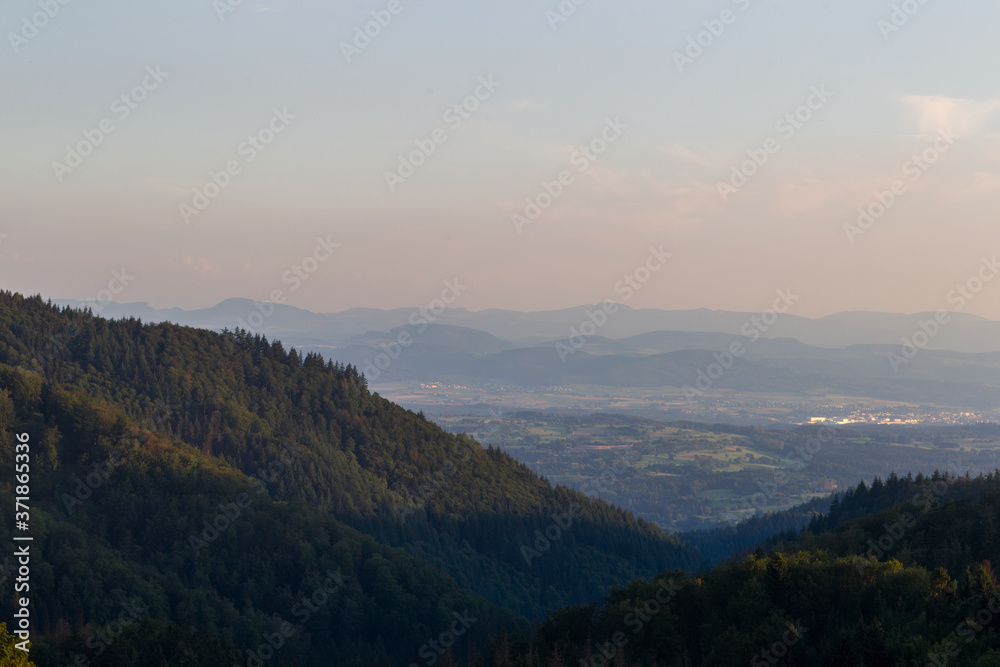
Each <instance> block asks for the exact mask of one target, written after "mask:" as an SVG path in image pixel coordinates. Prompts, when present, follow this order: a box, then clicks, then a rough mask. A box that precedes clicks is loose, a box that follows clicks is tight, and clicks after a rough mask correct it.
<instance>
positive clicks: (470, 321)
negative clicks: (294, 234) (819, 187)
mask: <svg viewBox="0 0 1000 667" xmlns="http://www.w3.org/2000/svg"><path fill="white" fill-rule="evenodd" d="M53 302H54V303H55V304H57V305H60V306H67V305H68V306H70V307H73V308H79V307H82V306H85V305H87V302H83V301H76V300H72V299H54V300H53ZM97 305H98V306H99V307H100V311H98V312H97V313H96V314H99V315H101V316H102V317H108V318H112V319H114V318H120V317H137V318H141V319H142V320H143V321H145V322H153V323H156V322H163V321H168V322H172V323H174V324H181V325H185V326H194V327H200V328H208V329H214V330H221V329H223V328H228V329H230V330H232V329H235V328H237V327H240V328H244V329H249V330H251V331H252V332H254V333H262V334H265V335H268V336H274V335H281V336H282V339H283V340H285V341H286V342H288V343H294V344H309V343H317V344H324V345H335V346H340V345H347V344H349V343H350V339H351V338H352V337H354V336H363V335H364V334H366V333H367V332H369V331H383V332H388V331H390V330H392V329H396V328H398V327H402V326H406V325H414V323H415V321H416V323H417V324H419V325H421V326H422V324H424V323H426V324H437V325H447V326H452V327H465V328H468V329H474V330H477V331H481V332H486V333H489V334H491V335H493V336H495V337H496V338H499V339H501V340H504V341H508V342H510V343H511V345H512V346H515V347H526V346H531V345H536V344H539V343H543V342H554V341H556V340H560V339H564V338H567V337H568V336H569V335H570V329H571V328H572V327H576V328H577V329H579V327H580V326H581V325H582V324H583V323H584V322H586V321H588V317H587V313H588V312H593V311H594V310H595V309H596V308H598V306H578V307H574V308H565V309H561V310H550V311H538V312H520V311H513V310H500V309H488V310H482V311H476V312H473V311H469V310H466V309H464V308H448V309H445V310H444V311H443V312H441V313H440V314H431V313H428V312H427V311H426V310H424V311H423V312H421V310H420V309H418V308H395V309H391V310H378V309H373V308H352V309H349V310H345V311H341V312H336V313H316V312H312V311H309V310H305V309H302V308H296V307H294V306H289V305H285V304H270V303H260V302H255V301H253V300H252V299H243V298H231V299H226V300H225V301H222V302H221V303H219V304H217V305H215V306H213V307H211V308H203V309H197V310H183V309H180V308H169V309H156V308H153V307H152V306H150V305H149V304H148V303H124V304H117V303H103V304H97ZM948 315H949V317H950V322H949V323H948V324H947V325H945V326H942V327H941V328H940V331H939V332H938V333H937V334H936V335H934V336H933V337H931V338H930V340H929V341H928V343H927V347H928V348H929V349H938V350H953V351H956V352H969V353H975V352H998V351H1000V322H998V321H995V320H988V319H985V318H982V317H979V316H977V315H970V314H967V313H949V314H948ZM754 317H757V318H760V313H740V312H732V311H720V310H709V309H705V308H701V309H697V310H658V309H648V308H647V309H634V308H630V307H629V306H627V305H619V307H618V312H617V313H616V314H615V315H613V316H611V317H609V318H608V322H607V324H606V325H604V326H603V327H600V329H599V330H598V331H597V335H600V336H603V337H604V338H610V339H624V338H632V337H635V336H640V335H644V334H651V333H654V332H660V331H670V332H688V333H725V334H730V335H743V333H744V327H745V326H746V325H747V324H748V323H750V322H751V321H752V318H754ZM933 318H934V313H915V314H898V313H879V312H865V311H849V312H843V313H837V314H833V315H827V316H825V317H820V318H814V319H813V318H806V317H802V316H799V315H794V314H791V313H789V314H783V315H780V316H779V317H778V320H777V322H775V323H774V324H773V326H769V327H767V328H766V330H763V329H762V330H761V331H762V337H764V338H793V339H795V340H797V341H799V342H801V343H803V344H806V345H812V346H816V347H847V346H850V345H898V344H900V343H901V339H902V338H903V337H912V336H913V335H914V334H915V333H916V332H917V331H920V322H921V321H923V322H927V321H928V320H931V319H933Z"/></svg>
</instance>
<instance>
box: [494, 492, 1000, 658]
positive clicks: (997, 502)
mask: <svg viewBox="0 0 1000 667" xmlns="http://www.w3.org/2000/svg"><path fill="white" fill-rule="evenodd" d="M872 487H874V488H875V491H874V495H873V491H872ZM863 488H864V489H867V492H866V491H861V492H860V493H859V492H858V491H857V489H854V490H852V492H849V493H847V494H845V497H844V498H842V499H840V501H839V503H838V506H839V508H838V509H836V510H835V513H836V512H843V513H842V514H840V516H849V515H850V514H852V513H853V512H856V511H863V509H862V508H864V507H868V506H869V503H873V502H874V503H875V506H877V505H878V504H880V503H881V502H889V500H890V499H891V498H892V497H893V494H894V493H904V494H908V495H907V497H906V499H905V500H904V501H903V502H901V503H898V504H895V505H892V506H890V507H887V508H885V509H882V510H881V511H877V513H876V514H874V515H871V514H868V515H865V516H863V517H861V518H856V519H849V520H846V521H845V522H842V523H840V524H839V525H837V526H836V528H835V529H834V530H833V532H827V531H821V532H819V534H816V533H813V532H811V531H805V532H803V533H802V534H801V535H800V536H799V537H798V538H796V539H793V540H791V541H789V542H787V543H785V544H783V545H778V547H777V548H776V549H774V550H771V551H769V552H765V551H764V550H762V549H758V550H757V551H756V552H755V553H753V554H750V555H748V556H746V557H744V558H742V559H740V560H739V561H738V562H735V563H730V564H727V565H722V566H719V567H717V568H715V569H713V570H711V571H710V572H707V573H704V574H703V575H701V576H700V577H697V578H693V577H691V576H690V575H687V574H685V573H683V572H664V573H662V574H661V575H659V576H658V577H656V578H654V579H653V580H651V581H636V582H633V583H631V584H629V585H627V586H624V587H620V588H612V589H611V590H610V591H609V592H608V594H607V595H606V596H605V599H604V602H603V603H602V604H601V605H577V606H572V607H568V608H564V609H562V610H559V611H556V612H553V613H551V614H550V615H549V617H548V620H547V621H546V623H545V624H544V625H542V626H541V628H540V629H539V630H538V631H536V632H534V633H532V634H530V635H522V634H513V635H511V634H501V635H498V636H496V637H494V639H493V642H492V649H491V651H490V653H489V655H487V656H484V657H483V658H481V659H480V660H479V661H478V662H476V663H474V664H475V665H477V666H480V667H486V666H498V667H499V666H503V667H514V666H529V665H532V666H548V665H576V664H583V665H622V666H629V667H633V666H634V667H639V666H642V667H648V666H651V665H659V666H661V667H663V666H670V665H677V666H682V665H746V664H751V665H769V664H770V665H773V664H779V662H780V664H782V665H813V666H815V665H820V666H825V665H830V666H831V667H832V666H834V665H844V664H851V665H886V666H889V665H928V664H931V665H937V666H939V667H940V666H941V665H948V666H949V667H953V666H963V665H969V666H980V667H982V666H986V665H996V664H1000V586H998V582H997V576H996V573H995V571H994V568H993V562H995V561H996V559H997V558H998V555H1000V525H998V522H997V521H996V517H997V516H1000V474H993V475H987V476H984V477H980V478H977V479H968V478H965V477H962V478H956V477H951V476H948V475H946V474H944V473H939V474H936V475H933V476H931V477H927V478H923V477H922V476H921V477H918V478H899V477H896V478H894V479H891V480H890V481H889V482H886V483H875V484H873V485H871V486H869V485H863ZM890 488H891V489H892V491H891V492H890V490H889V489H890ZM831 521H833V522H835V518H834V519H831ZM820 523H821V522H819V521H817V522H814V526H813V527H814V528H816V527H817V525H818V524H820ZM580 661H582V662H580Z"/></svg>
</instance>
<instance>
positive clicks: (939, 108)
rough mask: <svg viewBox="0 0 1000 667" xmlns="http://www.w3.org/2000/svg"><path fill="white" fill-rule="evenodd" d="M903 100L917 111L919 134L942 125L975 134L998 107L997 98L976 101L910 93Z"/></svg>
mask: <svg viewBox="0 0 1000 667" xmlns="http://www.w3.org/2000/svg"><path fill="white" fill-rule="evenodd" d="M903 102H905V103H906V104H908V105H909V106H910V108H911V109H912V110H913V111H915V112H916V114H917V121H918V124H919V126H920V132H921V133H922V134H933V133H935V132H937V131H938V130H939V129H940V128H942V127H950V128H952V129H954V130H955V132H957V133H959V134H961V135H971V134H975V133H976V132H978V131H979V130H980V128H981V127H982V125H983V124H984V122H985V121H986V120H987V119H988V118H989V117H990V116H992V115H993V114H994V113H995V112H996V110H997V109H1000V98H995V99H992V100H986V101H984V102H977V101H976V100H970V99H964V98H960V97H944V96H941V95H909V96H907V97H904V98H903Z"/></svg>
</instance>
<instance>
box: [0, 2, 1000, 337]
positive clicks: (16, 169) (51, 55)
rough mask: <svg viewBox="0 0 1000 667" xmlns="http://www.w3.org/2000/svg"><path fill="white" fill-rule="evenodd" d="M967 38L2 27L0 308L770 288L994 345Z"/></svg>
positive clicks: (998, 192)
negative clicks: (48, 301) (963, 318)
mask: <svg viewBox="0 0 1000 667" xmlns="http://www.w3.org/2000/svg"><path fill="white" fill-rule="evenodd" d="M63 2H65V4H63ZM577 3H580V4H577ZM998 21H1000V4H998V3H996V2H993V1H989V2H988V1H987V0H966V1H965V2H959V3H954V2H953V3H945V2H943V1H941V0H926V1H925V2H923V3H921V2H918V0H906V1H905V2H901V1H897V2H890V1H888V0H840V1H838V2H833V1H829V2H824V1H818V0H813V1H810V2H790V1H787V0H786V1H784V2H779V1H776V0H775V1H767V0H714V1H712V2H693V3H681V2H673V1H662V0H661V1H658V2H654V1H652V0H648V1H646V0H616V1H615V2H611V1H609V0H604V1H602V0H582V1H581V0H563V1H562V2H560V1H558V0H503V2H499V1H494V2H484V1H482V0H436V1H434V2H431V1H430V0H398V1H394V2H390V0H375V1H365V2H355V1H344V0H335V1H334V2H318V1H313V0H300V1H298V2H290V1H289V2H285V1H282V0H242V2H239V1H238V0H215V1H214V2H213V0H197V1H196V0H172V1H171V2H169V3H167V2H162V1H157V2H151V1H143V0H127V1H126V0H107V1H105V2H102V3H85V2H81V1H80V0H34V1H29V0H9V1H8V2H6V3H4V5H3V6H2V8H0V31H2V32H3V34H4V40H3V43H2V44H0V81H2V82H3V84H4V91H5V99H4V102H3V104H2V105H0V123H2V125H3V127H4V128H5V131H4V132H3V139H2V143H0V285H2V286H3V288H4V289H11V290H15V291H19V292H23V293H30V294H35V293H41V294H42V295H44V296H47V297H51V298H72V299H90V298H107V297H108V296H111V297H113V298H114V300H116V301H119V302H136V301H146V302H149V303H151V304H152V305H153V306H156V307H172V306H179V307H182V308H200V307H208V306H211V305H214V304H215V303H217V302H219V301H222V300H224V299H226V298H229V297H247V298H253V299H258V300H268V299H275V300H280V301H281V302H283V303H288V304H291V305H295V306H298V307H301V308H307V309H310V310H314V311H322V312H333V311H340V310H345V309H348V308H353V307H374V308H396V307H419V306H424V305H427V304H429V303H431V302H432V301H433V300H434V299H436V298H438V297H439V296H440V294H441V292H442V291H443V290H445V289H447V287H446V281H452V282H451V284H455V283H456V281H457V283H458V284H460V285H462V286H463V289H461V290H459V291H460V295H459V296H458V297H457V298H456V299H455V300H454V303H453V304H452V305H454V306H455V307H463V308H467V309H469V310H483V309H487V308H509V309H516V310H526V311H530V310H547V309H557V308H567V307H572V306H578V305H582V304H593V303H598V302H602V301H605V300H609V299H615V300H618V301H619V302H625V303H627V304H628V305H630V306H632V307H636V308H665V309H692V308H711V309H719V310H736V311H742V312H754V311H760V310H762V309H764V308H767V307H768V306H769V305H770V304H771V303H772V302H773V301H774V298H775V293H776V290H791V291H792V292H793V293H795V294H796V295H797V296H798V297H799V298H798V300H797V301H796V304H795V311H794V312H795V314H797V315H802V316H807V317H818V316H823V315H827V314H831V313H836V312H841V311H850V310H880V311H890V312H908V313H912V312H922V311H932V310H937V309H946V310H949V309H955V303H956V302H955V301H949V300H948V298H947V297H948V295H949V294H950V293H952V292H953V290H955V288H956V286H959V285H963V286H966V287H967V288H978V289H976V290H975V291H974V292H971V294H972V297H973V298H969V299H962V300H961V302H962V308H963V309H964V311H965V312H969V313H974V314H977V315H981V316H984V317H988V318H991V319H1000V280H997V281H995V282H993V283H991V282H990V279H991V278H992V277H993V275H992V274H990V273H989V271H987V272H986V273H983V270H982V267H983V265H984V258H986V259H987V260H990V259H991V258H992V257H993V255H994V253H997V252H998V251H1000V225H998V224H997V222H998V220H997V215H998V207H997V206H996V204H997V202H998V200H1000V90H998V86H997V83H996V81H997V79H996V75H995V73H996V72H997V71H998V69H1000V67H998V66H1000V42H998V41H997V40H996V35H995V32H996V29H995V26H996V25H997V23H998ZM380 22H381V23H380ZM366 29H367V31H368V33H369V35H373V36H368V35H365V31H366ZM456 105H458V106H457V108H456ZM415 151H416V152H415ZM859 209H860V210H861V211H865V212H866V215H867V217H865V216H862V215H861V213H860V212H859ZM654 256H655V257H657V258H660V259H652V258H653V257H654ZM664 257H668V258H667V259H665V260H664V259H662V258H664ZM654 266H655V269H653V268H652V267H654ZM986 275H989V278H985V276H986ZM977 276H979V277H978V278H977ZM626 277H629V279H631V280H632V281H633V282H634V283H635V285H636V288H635V289H630V290H628V291H623V290H616V285H619V286H620V281H622V280H623V279H625V278H626ZM970 281H971V282H970ZM979 281H982V282H979ZM626 297H627V298H626Z"/></svg>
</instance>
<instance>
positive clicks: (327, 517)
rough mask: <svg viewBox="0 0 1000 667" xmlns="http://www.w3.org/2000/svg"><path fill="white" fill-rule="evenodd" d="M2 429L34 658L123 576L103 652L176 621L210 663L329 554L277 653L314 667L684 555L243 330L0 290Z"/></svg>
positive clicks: (528, 612)
mask: <svg viewBox="0 0 1000 667" xmlns="http://www.w3.org/2000/svg"><path fill="white" fill-rule="evenodd" d="M21 431H24V432H27V433H29V434H30V436H31V441H32V443H34V444H33V452H34V465H35V469H34V470H35V475H36V477H35V478H34V480H33V485H34V489H35V491H34V495H35V496H36V498H37V500H36V501H35V502H34V505H35V509H34V512H35V514H34V517H33V521H34V525H35V528H36V529H37V531H38V533H37V537H36V540H37V542H36V543H37V544H38V549H40V550H41V551H42V552H43V554H44V556H43V558H42V561H43V562H44V563H46V565H45V569H44V570H39V573H38V574H37V575H36V576H37V577H38V580H37V584H36V585H37V586H38V588H39V590H38V592H36V593H35V595H36V596H37V599H38V600H39V605H40V608H39V610H38V617H37V623H38V624H37V626H36V630H37V631H39V632H40V634H41V635H43V636H44V638H45V642H43V644H45V645H46V648H45V651H48V652H47V653H40V654H39V656H40V658H39V664H42V665H44V664H56V663H55V662H45V659H50V660H55V656H57V655H61V656H62V657H65V656H66V651H76V652H78V653H79V652H81V650H82V648H85V647H86V645H87V636H88V635H87V633H89V632H93V631H94V630H95V629H96V628H98V627H99V626H100V624H102V623H106V622H107V621H108V619H109V618H111V617H112V616H115V615H116V613H117V611H116V610H120V609H121V608H122V607H121V605H123V604H125V603H126V602H128V601H129V600H130V599H131V598H130V596H137V597H138V598H139V599H140V600H142V601H143V602H142V603H143V605H144V606H145V608H147V609H148V613H147V614H145V615H141V618H140V619H136V621H135V624H133V625H129V626H128V628H127V629H126V631H125V633H124V634H123V636H122V637H121V638H120V639H119V641H116V642H115V643H114V646H113V647H111V648H108V649H107V650H108V651H109V652H110V651H112V650H115V651H126V652H127V651H133V652H135V651H136V650H137V649H135V648H134V647H132V648H130V646H133V645H132V642H134V643H135V646H142V647H143V650H141V651H139V653H140V654H142V655H146V654H147V649H149V648H150V646H153V647H156V646H158V645H159V644H158V642H160V641H166V638H167V637H172V636H174V634H175V633H176V636H178V637H190V638H191V646H192V647H193V646H195V645H197V647H198V648H191V647H189V648H190V650H191V651H194V652H199V651H215V653H213V655H218V656H220V660H221V659H222V656H227V657H226V659H229V657H231V656H234V655H237V654H239V653H240V652H242V654H243V655H244V656H246V651H247V650H248V649H255V648H256V647H257V645H258V643H259V641H263V640H262V639H261V637H262V636H263V635H264V634H267V633H268V632H271V633H273V631H274V630H275V624H277V627H278V629H280V621H278V620H277V619H281V618H285V619H288V620H292V619H291V618H289V616H290V614H292V613H293V612H291V611H290V610H291V609H293V608H294V606H295V603H296V600H298V599H299V598H300V597H301V596H303V595H306V596H308V595H309V594H310V593H311V592H312V591H314V590H319V588H318V587H320V586H322V585H324V582H326V580H327V579H328V578H329V577H331V576H332V574H331V573H336V572H338V571H339V572H340V573H342V574H343V576H344V580H343V583H342V584H337V586H336V592H335V593H329V596H330V602H329V603H328V604H327V605H325V606H324V607H323V608H322V610H318V611H316V612H315V613H314V614H311V615H310V618H309V619H308V622H307V623H306V624H305V626H304V627H303V628H302V631H301V633H299V632H298V631H297V632H296V633H295V636H294V637H292V638H290V639H289V641H288V642H287V645H286V646H285V648H284V649H283V651H282V652H281V659H283V660H285V659H287V660H289V661H292V660H302V661H303V662H302V663H301V664H324V663H317V662H315V661H316V660H317V659H318V658H317V657H316V656H318V655H321V654H324V653H325V654H328V652H329V651H331V650H336V651H337V652H338V655H341V656H342V658H343V662H342V663H339V664H352V663H351V662H349V661H350V660H354V661H355V663H356V664H366V665H368V664H396V663H397V662H398V661H399V660H406V659H411V658H413V655H412V652H414V651H419V649H420V648H421V646H422V644H423V643H425V642H427V641H428V640H430V639H433V638H435V637H437V636H438V634H439V633H440V632H441V629H439V628H447V627H449V626H448V624H449V621H448V619H449V618H451V617H452V616H453V615H454V614H463V613H465V612H466V611H469V613H471V614H472V615H474V616H476V617H477V618H478V619H480V620H479V621H478V622H477V623H476V624H475V627H474V628H472V629H470V630H469V632H468V634H469V638H468V639H469V641H468V643H466V644H465V646H466V647H468V646H472V645H475V643H476V642H475V641H474V638H475V637H476V636H479V635H485V634H486V633H488V632H490V631H495V630H496V629H497V628H499V627H514V626H516V625H518V624H519V623H521V622H522V621H521V620H520V619H523V618H525V617H528V618H530V617H539V616H541V615H542V614H544V611H545V610H546V609H549V608H552V607H556V606H559V605H564V604H568V603H573V602H580V601H587V600H594V599H598V598H599V596H600V594H601V592H602V591H603V590H605V589H606V588H607V587H608V586H610V585H612V584H614V583H615V582H620V581H628V580H630V579H633V578H635V577H637V576H652V575H653V574H655V573H656V572H658V571H660V570H662V569H663V568H665V567H667V568H676V567H680V568H688V569H691V568H697V567H699V566H700V565H701V562H702V561H701V558H700V556H699V555H698V554H697V552H696V551H694V550H693V549H691V548H690V547H688V546H686V545H685V544H684V543H682V542H681V541H680V540H679V539H677V538H676V537H672V536H669V535H666V534H665V533H663V532H662V531H660V530H659V529H658V528H656V527H655V526H653V525H651V524H648V523H646V522H643V521H641V520H637V519H635V518H634V517H633V516H632V515H631V514H628V513H627V512H624V511H622V510H619V509H616V508H613V507H611V506H609V505H607V504H606V503H604V502H602V501H593V500H590V499H588V498H586V497H585V496H584V495H582V494H580V493H577V492H574V491H570V490H568V489H566V488H562V487H556V488H553V487H551V486H550V485H549V484H548V482H547V481H546V480H544V479H542V478H539V477H538V476H537V475H535V474H534V473H532V472H530V471H529V470H528V469H527V468H526V467H524V466H522V465H520V464H518V463H517V462H515V461H514V460H513V459H511V458H510V457H508V456H506V455H505V454H503V453H501V452H500V451H499V450H496V449H483V448H481V447H480V446H479V445H478V443H476V442H475V441H473V440H472V439H470V438H468V437H465V436H451V435H448V434H446V433H445V432H443V431H442V430H441V429H439V428H438V427H437V426H435V425H433V424H431V423H429V422H427V421H426V420H424V419H423V418H422V417H421V416H419V415H416V414H413V413H411V412H408V411H406V410H404V409H402V408H399V407H398V406H395V405H393V404H391V403H389V402H388V401H385V400H383V399H381V398H380V397H379V396H378V395H377V394H372V393H370V392H369V391H368V390H367V387H366V383H365V380H364V378H363V377H361V376H360V375H359V374H358V373H357V371H356V370H355V369H354V368H352V367H342V366H338V365H334V364H330V363H328V362H324V361H323V360H322V359H321V358H320V357H319V356H318V355H306V356H304V357H303V356H301V355H299V354H298V353H297V352H296V351H295V350H285V349H284V348H283V346H282V345H281V344H280V343H278V342H269V341H267V340H266V339H264V338H263V337H261V336H256V335H251V334H249V333H247V332H244V331H237V332H234V333H227V334H224V335H220V334H214V333H211V332H207V331H201V330H195V329H189V328H183V327H177V326H174V325H169V324H161V325H144V324H142V323H140V322H139V321H137V320H120V321H108V320H103V319H100V318H97V317H94V316H92V315H91V314H90V313H88V312H80V311H72V310H69V309H62V310H60V309H58V308H55V307H52V306H51V305H49V304H46V303H44V302H43V301H42V300H41V299H40V298H37V297H34V298H24V297H22V296H20V295H16V294H11V293H0V437H2V438H4V439H5V440H7V441H11V442H12V437H13V435H12V434H13V433H14V432H21ZM3 451H4V452H5V453H9V451H10V448H9V447H8V448H4V449H3ZM5 456H6V454H5ZM0 465H2V466H7V467H9V468H10V469H12V465H13V462H12V460H7V459H5V460H4V461H2V462H0ZM3 479H4V480H5V485H4V488H3V493H2V494H0V497H2V500H0V502H2V503H4V505H3V507H4V509H9V507H8V505H11V504H12V494H11V491H10V489H11V487H10V485H9V484H7V483H6V480H7V479H9V478H8V477H6V476H5V477H4V478H3ZM83 480H89V481H83ZM91 481H93V482H95V484H90V482H91ZM94 487H96V488H94ZM241 494H245V495H246V498H245V499H244V500H246V506H243V505H242V504H239V503H238V501H237V500H236V499H237V498H241V497H242V496H241ZM233 503H237V509H234V508H233ZM237 510H238V513H237ZM220 513H221V514H222V515H224V516H223V517H222V519H219V515H220ZM217 519H218V521H219V523H230V524H231V527H228V528H227V529H224V530H219V531H218V532H219V535H218V536H217V537H213V536H212V535H213V532H212V530H211V526H209V525H206V523H205V522H206V521H208V522H214V521H216V520H217ZM226 519H228V520H229V521H228V522H227V521H226ZM7 529H8V528H6V527H5V530H7ZM0 538H2V536H0ZM338 576H339V575H338ZM326 585H327V586H328V587H330V586H329V584H326ZM5 586H8V588H7V589H5V590H4V596H3V604H4V607H5V608H6V607H7V605H9V604H10V600H11V596H10V589H9V582H7V583H6V584H5ZM43 600H44V602H42V601H43ZM300 611H301V610H300ZM399 628H406V630H405V631H401V630H399ZM191 633H196V634H194V635H192V634H191ZM390 637H391V640H390V639H389V638H390ZM203 639H204V640H205V641H203ZM209 639H210V640H211V641H208V640H209ZM171 642H172V646H173V648H171V649H170V650H171V651H182V650H185V649H183V644H182V643H181V644H178V643H177V642H176V641H174V640H171ZM161 649H162V650H161ZM161 649H156V650H154V651H153V653H154V654H156V653H157V651H161V652H162V651H167V648H166V647H161ZM92 650H93V649H92V648H91V651H92ZM59 651H63V653H62V654H60V653H59ZM407 651H410V652H411V653H406V652H407ZM234 652H235V653H234ZM178 655H180V654H178ZM286 656H287V657H286ZM407 656H409V657H407ZM60 659H61V658H60ZM184 659H189V658H184ZM190 659H193V658H190ZM413 659H415V658H413ZM177 660H180V658H179V657H178V658H176V659H174V660H168V663H169V664H183V663H182V662H178V661H177ZM150 664H159V663H155V662H154V663H150ZM190 664H196V663H190ZM220 664H222V663H220Z"/></svg>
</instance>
